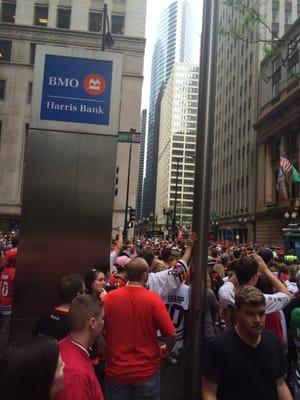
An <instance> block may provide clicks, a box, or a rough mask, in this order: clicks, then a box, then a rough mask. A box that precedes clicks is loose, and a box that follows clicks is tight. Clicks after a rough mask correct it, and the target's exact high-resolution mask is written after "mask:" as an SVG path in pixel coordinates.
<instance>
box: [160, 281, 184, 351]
mask: <svg viewBox="0 0 300 400" xmlns="http://www.w3.org/2000/svg"><path fill="white" fill-rule="evenodd" d="M189 298H190V287H189V286H188V285H186V284H184V283H182V284H181V285H180V286H179V288H178V289H177V290H174V291H172V292H169V293H168V294H167V295H165V296H163V297H162V299H163V301H164V303H165V304H166V307H167V310H168V312H169V315H170V317H171V320H172V321H173V324H174V326H175V328H176V344H175V346H174V348H173V351H177V350H179V349H181V348H182V347H183V344H184V322H185V321H184V320H185V313H186V311H187V310H188V308H189Z"/></svg>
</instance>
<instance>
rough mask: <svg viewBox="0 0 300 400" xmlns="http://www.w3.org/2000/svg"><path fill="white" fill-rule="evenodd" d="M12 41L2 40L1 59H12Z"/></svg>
mask: <svg viewBox="0 0 300 400" xmlns="http://www.w3.org/2000/svg"><path fill="white" fill-rule="evenodd" d="M10 56H11V41H10V40H0V61H10Z"/></svg>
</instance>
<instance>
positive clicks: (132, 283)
mask: <svg viewBox="0 0 300 400" xmlns="http://www.w3.org/2000/svg"><path fill="white" fill-rule="evenodd" d="M128 286H141V287H144V286H145V283H144V282H138V281H129V282H128Z"/></svg>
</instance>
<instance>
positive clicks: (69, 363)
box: [53, 337, 104, 400]
mask: <svg viewBox="0 0 300 400" xmlns="http://www.w3.org/2000/svg"><path fill="white" fill-rule="evenodd" d="M58 344H59V349H60V354H61V357H62V359H63V361H64V363H65V369H64V387H63V389H62V390H61V391H60V392H59V393H58V394H57V395H56V396H54V399H53V400H104V397H103V393H102V390H101V387H100V385H99V382H98V379H97V377H96V374H95V372H94V369H93V366H92V362H91V359H90V356H89V353H88V351H87V350H86V349H85V348H84V347H83V346H81V345H80V344H79V343H77V342H75V341H73V340H71V339H70V338H69V337H67V338H65V339H62V340H61V341H60V342H59V343H58Z"/></svg>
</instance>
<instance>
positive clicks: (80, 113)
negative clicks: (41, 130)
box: [40, 54, 113, 126]
mask: <svg viewBox="0 0 300 400" xmlns="http://www.w3.org/2000/svg"><path fill="white" fill-rule="evenodd" d="M112 73H113V62H112V61H106V60H93V59H85V58H77V57H65V56H60V55H49V54H47V55H46V56H45V64H44V78H43V87H42V98H41V109H40V119H41V120H48V121H63V122H73V123H81V124H97V125H104V126H108V125H109V124H110V121H109V116H110V107H111V104H110V103H111V86H112Z"/></svg>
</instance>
